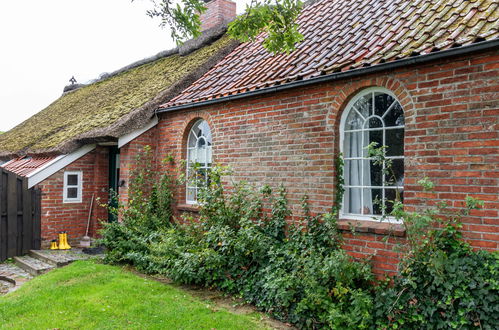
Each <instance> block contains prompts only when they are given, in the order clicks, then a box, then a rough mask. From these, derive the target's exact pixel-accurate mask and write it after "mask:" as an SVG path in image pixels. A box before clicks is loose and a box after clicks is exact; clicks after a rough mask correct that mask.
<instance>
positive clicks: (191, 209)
mask: <svg viewBox="0 0 499 330" xmlns="http://www.w3.org/2000/svg"><path fill="white" fill-rule="evenodd" d="M177 210H179V211H187V212H196V213H197V212H199V206H197V205H195V204H178V205H177Z"/></svg>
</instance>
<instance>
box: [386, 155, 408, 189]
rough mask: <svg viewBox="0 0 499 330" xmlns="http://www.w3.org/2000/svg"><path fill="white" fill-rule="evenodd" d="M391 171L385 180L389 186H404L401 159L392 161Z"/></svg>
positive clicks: (402, 161)
mask: <svg viewBox="0 0 499 330" xmlns="http://www.w3.org/2000/svg"><path fill="white" fill-rule="evenodd" d="M391 162H392V166H391V170H390V172H389V174H388V178H387V179H386V180H385V181H386V183H387V185H389V186H398V187H403V186H404V160H403V159H392V160H391Z"/></svg>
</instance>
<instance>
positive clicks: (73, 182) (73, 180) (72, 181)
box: [67, 174, 78, 186]
mask: <svg viewBox="0 0 499 330" xmlns="http://www.w3.org/2000/svg"><path fill="white" fill-rule="evenodd" d="M67 185H68V186H77V185H78V174H68V176H67Z"/></svg>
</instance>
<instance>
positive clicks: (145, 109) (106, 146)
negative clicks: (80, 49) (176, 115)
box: [0, 2, 238, 246]
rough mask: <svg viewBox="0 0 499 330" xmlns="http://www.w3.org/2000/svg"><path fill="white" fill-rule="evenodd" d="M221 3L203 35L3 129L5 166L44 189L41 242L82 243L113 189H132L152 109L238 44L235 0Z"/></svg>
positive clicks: (151, 134) (70, 90)
mask: <svg viewBox="0 0 499 330" xmlns="http://www.w3.org/2000/svg"><path fill="white" fill-rule="evenodd" d="M217 6H218V4H217ZM217 6H215V7H214V8H211V11H210V13H211V12H214V14H213V13H212V14H211V15H210V17H207V18H206V19H205V21H204V24H203V27H204V29H203V30H204V32H203V34H202V36H201V37H199V38H198V39H196V40H191V41H188V42H186V43H185V44H184V45H182V46H181V47H179V48H175V49H172V50H169V51H164V52H161V53H159V54H157V55H156V56H153V57H151V58H147V59H144V60H141V61H138V62H135V63H132V64H131V65H128V66H127V67H124V68H122V69H120V70H117V71H116V72H113V73H111V74H104V75H102V76H101V77H100V78H99V79H97V80H96V81H94V82H92V83H90V84H87V85H79V84H75V85H70V86H67V87H66V88H65V91H64V94H63V95H62V96H61V97H60V98H59V99H57V100H56V101H54V102H53V103H52V104H51V105H49V106H48V107H47V108H45V109H43V110H42V111H40V112H39V113H37V114H36V115H34V116H33V117H31V118H29V119H28V120H26V121H25V122H23V123H21V124H20V125H18V126H17V127H15V128H13V129H12V130H10V131H9V132H6V133H4V134H1V135H0V159H2V160H3V161H6V163H3V165H1V166H2V167H3V168H4V169H6V170H9V171H11V172H14V173H16V174H18V175H21V176H26V177H28V183H29V184H28V185H29V188H31V187H38V188H40V189H41V192H42V198H41V214H42V215H41V236H42V246H47V245H48V243H49V242H50V240H52V239H56V238H57V234H58V233H59V232H60V231H67V232H68V235H69V238H70V241H71V244H78V242H79V241H80V239H81V238H82V237H83V236H84V235H85V232H86V227H87V221H88V220H87V219H88V217H89V213H90V212H91V221H90V236H92V237H95V236H96V232H97V230H98V228H99V224H100V221H101V220H104V221H105V220H108V219H109V220H111V218H112V215H109V214H108V212H107V209H106V208H104V207H102V206H101V205H102V204H104V203H107V202H108V198H109V192H110V190H111V189H112V190H114V191H117V192H121V193H122V195H123V196H126V187H127V182H128V181H127V173H128V166H129V162H128V161H129V159H131V157H132V156H133V154H135V153H136V152H137V151H138V149H137V143H138V142H137V141H140V140H146V141H149V140H151V141H154V140H155V139H156V138H157V137H156V135H155V131H154V130H149V129H150V128H151V127H154V126H155V125H156V124H157V117H156V116H155V114H154V111H155V110H156V109H157V108H158V106H159V105H160V104H162V103H164V102H166V101H168V100H170V99H171V98H173V97H174V96H176V95H178V94H179V93H180V92H181V91H182V90H183V89H184V88H186V87H187V86H189V85H190V84H191V83H192V82H194V81H195V80H196V79H198V78H199V77H201V76H202V75H203V74H204V73H205V72H207V71H208V70H209V69H210V68H211V67H212V66H213V65H214V64H215V63H216V62H218V61H219V60H221V59H222V58H224V57H225V56H226V55H227V54H228V53H229V52H230V51H231V50H232V49H234V47H235V46H237V45H238V43H237V42H234V41H232V40H230V39H229V38H228V37H226V36H225V31H226V25H224V23H227V21H228V20H230V19H233V18H234V17H235V15H236V11H235V4H234V3H231V2H228V4H227V5H225V6H224V8H225V7H227V8H228V9H230V10H227V8H226V9H225V10H224V11H223V13H224V15H225V16H223V17H222V16H220V15H218V14H217V13H218V7H217ZM134 139H135V140H134ZM132 140H134V143H133V144H132V143H130V141H132ZM92 200H93V207H92V210H91V211H90V206H91V205H92Z"/></svg>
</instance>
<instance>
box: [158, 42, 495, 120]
mask: <svg viewBox="0 0 499 330" xmlns="http://www.w3.org/2000/svg"><path fill="white" fill-rule="evenodd" d="M496 48H499V39H494V40H489V41H481V42H477V43H474V44H471V45H468V46H462V47H458V48H451V49H447V50H443V51H439V52H435V53H429V54H425V55H418V56H414V57H409V58H404V59H401V60H396V61H392V62H387V63H381V64H376V65H374V66H368V67H363V68H358V69H353V70H349V71H344V72H336V73H332V74H328V75H324V76H320V77H314V78H311V79H307V80H298V81H293V82H290V83H287V84H284V85H279V86H272V87H266V88H262V89H257V90H253V91H249V92H244V93H240V94H236V95H229V96H223V97H220V98H216V99H211V100H206V101H200V102H196V103H188V104H182V105H177V106H173V107H169V108H159V109H156V113H157V114H159V113H166V112H172V111H177V110H184V109H190V108H197V107H202V106H205V105H212V104H217V103H222V102H228V101H233V100H239V99H242V98H246V97H251V96H257V95H263V94H268V93H274V92H279V91H284V90H288V89H292V88H296V87H303V86H308V85H312V84H319V83H324V82H331V81H336V80H340V79H347V78H354V77H358V76H361V75H367V74H371V73H378V72H381V71H387V70H393V69H398V68H401V67H405V66H409V65H416V64H424V63H428V62H431V61H436V60H441V59H446V58H449V57H453V56H459V55H465V54H469V53H474V52H480V51H487V50H493V49H496Z"/></svg>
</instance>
